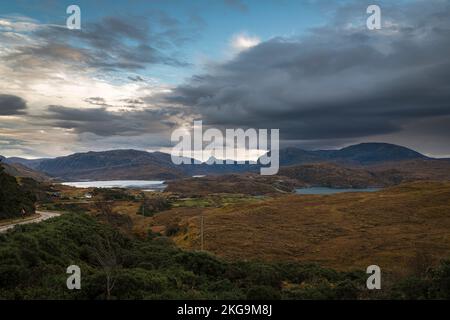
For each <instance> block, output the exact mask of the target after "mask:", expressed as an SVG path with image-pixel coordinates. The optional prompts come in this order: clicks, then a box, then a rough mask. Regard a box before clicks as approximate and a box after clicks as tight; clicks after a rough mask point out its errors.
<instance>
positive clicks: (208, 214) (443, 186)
mask: <svg viewBox="0 0 450 320" xmlns="http://www.w3.org/2000/svg"><path fill="white" fill-rule="evenodd" d="M62 191H63V192H62V194H63V196H62V197H63V198H64V200H63V199H60V200H57V201H55V203H53V204H52V205H51V206H52V208H53V209H57V208H59V209H64V208H66V211H67V210H69V211H76V212H78V211H80V212H81V211H82V212H90V213H91V214H92V215H96V214H97V213H96V209H95V201H97V200H98V199H96V198H94V199H89V200H87V199H84V198H83V195H84V193H85V192H86V190H79V189H67V190H62ZM90 191H92V190H90ZM124 192H126V193H127V194H128V195H131V196H133V197H137V196H139V195H140V192H137V191H124ZM128 195H127V196H128ZM161 195H162V196H164V197H169V198H170V204H171V208H170V209H167V210H163V211H161V212H157V213H154V214H152V215H151V216H143V215H141V214H138V213H139V211H140V206H141V203H142V201H141V200H139V197H137V198H136V199H134V200H129V199H124V200H114V201H112V202H111V204H112V208H113V211H114V214H115V215H116V217H115V220H117V222H118V224H122V225H126V228H122V229H123V230H129V232H130V233H133V234H137V235H139V236H141V237H145V236H146V235H147V234H148V232H149V231H152V232H154V233H157V234H162V235H168V236H170V237H171V238H172V239H173V240H174V241H175V243H176V244H177V245H178V246H179V247H181V248H185V249H188V250H197V249H200V230H199V226H200V217H201V216H202V215H203V216H204V240H205V250H206V251H208V252H210V253H213V254H215V255H218V256H220V257H223V258H225V259H228V260H262V261H280V260H281V261H300V262H315V263H318V264H319V265H321V266H326V267H330V268H334V269H338V270H351V269H353V268H358V269H361V268H365V267H367V266H368V265H371V264H376V265H379V266H380V267H381V268H382V269H384V270H389V271H390V272H392V273H395V274H398V275H400V276H407V275H409V274H411V273H415V272H417V270H419V269H421V268H422V269H423V268H426V267H428V266H430V265H434V264H437V263H438V262H439V261H440V259H442V258H448V257H450V182H414V183H407V184H402V185H399V186H397V187H392V188H388V189H384V190H382V191H379V192H375V193H344V194H335V195H296V194H278V195H269V196H264V197H260V196H252V195H243V194H229V193H228V194H210V195H205V196H196V197H173V196H171V194H170V193H162V194H161ZM153 196H157V195H156V194H153V193H150V194H148V195H147V197H153ZM75 209H76V210H75ZM63 211H64V210H63ZM117 217H118V218H117ZM120 217H122V218H120ZM119 226H120V225H119Z"/></svg>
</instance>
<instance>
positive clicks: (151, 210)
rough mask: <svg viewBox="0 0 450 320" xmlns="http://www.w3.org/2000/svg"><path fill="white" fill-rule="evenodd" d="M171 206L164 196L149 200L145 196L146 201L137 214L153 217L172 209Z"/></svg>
mask: <svg viewBox="0 0 450 320" xmlns="http://www.w3.org/2000/svg"><path fill="white" fill-rule="evenodd" d="M170 207H171V204H170V202H169V200H168V199H167V198H165V197H163V196H159V195H156V196H153V197H151V198H147V197H145V196H144V201H143V202H142V204H141V206H140V207H139V211H138V212H137V214H140V215H143V216H145V217H151V216H153V215H154V214H155V213H157V212H160V211H164V210H168V209H170Z"/></svg>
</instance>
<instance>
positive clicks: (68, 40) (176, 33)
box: [6, 12, 198, 71]
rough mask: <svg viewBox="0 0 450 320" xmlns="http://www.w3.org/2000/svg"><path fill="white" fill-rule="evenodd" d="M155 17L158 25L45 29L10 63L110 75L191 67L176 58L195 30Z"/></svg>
mask: <svg viewBox="0 0 450 320" xmlns="http://www.w3.org/2000/svg"><path fill="white" fill-rule="evenodd" d="M162 15H163V16H164V17H165V18H164V19H163V18H162V17H161V16H162ZM153 16H158V17H160V19H159V20H157V19H155V20H152V19H150V18H149V16H145V17H142V16H139V17H126V18H125V17H120V16H116V17H104V18H102V19H101V20H100V21H97V22H87V23H86V24H85V25H83V26H82V29H81V30H69V29H68V28H66V27H63V26H53V25H48V26H41V27H40V28H39V29H38V30H37V31H35V32H34V36H35V37H36V39H37V40H38V41H36V43H39V44H36V43H34V44H33V45H30V46H22V47H19V48H17V50H18V52H15V53H14V55H10V56H9V57H7V58H6V59H7V60H9V61H12V62H14V61H16V62H17V65H18V66H20V65H21V64H23V62H24V60H25V58H32V60H31V61H32V63H33V64H34V65H35V64H36V60H37V61H40V62H44V63H54V62H63V63H69V64H73V65H74V66H76V67H77V68H82V67H91V68H100V69H104V70H108V71H114V70H138V69H144V68H146V67H147V66H148V65H154V64H165V65H172V66H179V67H183V66H187V65H188V63H186V62H185V61H184V60H183V59H182V57H179V56H178V54H177V52H178V49H179V47H180V46H182V45H183V44H184V43H186V42H187V41H189V40H192V39H193V38H195V37H196V32H197V31H198V30H197V29H196V27H195V26H186V25H183V24H182V23H181V22H179V21H178V20H173V21H171V23H169V22H167V20H170V17H169V16H167V15H166V14H164V13H162V12H161V13H155V14H154V15H153ZM153 16H152V17H153ZM155 21H160V23H156V22H155ZM21 58H22V59H21ZM25 61H27V60H25ZM25 67H26V66H25Z"/></svg>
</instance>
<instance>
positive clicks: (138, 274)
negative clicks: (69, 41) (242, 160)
mask: <svg viewBox="0 0 450 320" xmlns="http://www.w3.org/2000/svg"><path fill="white" fill-rule="evenodd" d="M72 264H75V265H78V266H80V267H81V272H82V281H81V290H73V291H71V290H68V289H67V287H66V279H67V277H68V275H67V274H66V268H67V267H68V266H69V265H72ZM107 279H109V290H107V283H108V282H107ZM365 281H366V274H365V273H363V272H347V273H343V272H337V271H333V270H330V269H324V268H319V267H317V266H315V265H300V264H297V263H259V262H234V263H229V262H225V261H222V260H220V259H217V258H215V257H214V256H211V255H209V254H207V253H201V252H186V251H182V250H180V249H177V248H176V247H174V246H173V245H172V244H171V243H170V241H168V239H167V238H162V237H157V236H155V235H152V236H149V237H148V239H145V240H140V239H134V238H127V237H125V236H123V235H121V234H120V233H118V232H117V231H116V230H115V229H113V228H111V227H109V226H108V225H104V224H100V223H99V222H97V221H96V220H95V219H94V218H92V217H89V216H87V215H81V214H65V215H63V216H61V217H59V218H54V219H51V220H48V221H45V222H42V223H40V224H33V225H31V224H30V225H23V226H19V227H16V229H15V230H14V231H12V232H10V233H8V234H0V299H108V298H110V299H280V298H282V299H357V298H361V297H364V298H367V297H368V296H367V289H365ZM449 293H450V264H448V263H447V264H443V265H442V266H441V267H440V268H438V269H436V270H435V271H432V272H431V273H430V274H429V275H427V277H426V278H425V279H410V280H409V281H404V282H402V283H399V284H398V285H397V286H396V287H394V289H392V291H391V292H389V296H390V297H394V298H444V299H447V298H449V297H450V295H449ZM369 298H370V297H369Z"/></svg>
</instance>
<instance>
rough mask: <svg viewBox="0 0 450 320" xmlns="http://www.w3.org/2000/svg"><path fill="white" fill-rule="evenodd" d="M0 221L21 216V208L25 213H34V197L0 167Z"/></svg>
mask: <svg viewBox="0 0 450 320" xmlns="http://www.w3.org/2000/svg"><path fill="white" fill-rule="evenodd" d="M0 186H1V187H0V219H7V218H14V217H19V216H20V215H21V211H22V208H23V209H25V210H26V212H27V213H34V201H35V198H34V196H33V195H32V194H31V193H30V192H27V191H25V190H24V189H23V188H22V187H21V186H20V185H19V184H18V183H17V180H16V178H14V177H13V176H11V175H9V174H7V173H5V172H4V169H3V166H2V165H0Z"/></svg>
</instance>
